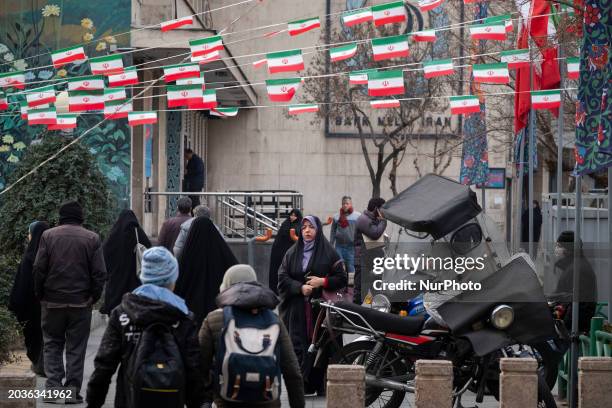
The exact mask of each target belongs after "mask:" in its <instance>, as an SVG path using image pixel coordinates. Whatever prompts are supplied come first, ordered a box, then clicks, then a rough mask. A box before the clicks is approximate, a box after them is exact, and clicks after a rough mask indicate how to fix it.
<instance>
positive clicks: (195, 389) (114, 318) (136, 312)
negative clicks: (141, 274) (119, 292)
mask: <svg viewBox="0 0 612 408" xmlns="http://www.w3.org/2000/svg"><path fill="white" fill-rule="evenodd" d="M154 322H161V323H164V324H167V325H169V326H173V325H176V324H177V323H178V326H177V327H176V328H175V329H174V335H175V338H176V341H177V343H178V345H179V347H180V348H181V352H182V353H183V359H184V365H185V369H186V372H185V378H186V381H187V393H186V403H187V406H188V407H199V406H200V404H201V403H202V401H203V399H202V398H203V380H202V371H201V370H200V347H199V344H198V330H197V327H196V326H195V324H194V322H193V317H192V315H191V314H190V315H189V316H187V315H185V314H184V313H183V312H181V311H180V310H178V309H177V308H175V307H174V306H171V305H169V304H167V303H164V302H161V301H157V300H152V299H149V298H146V297H144V296H138V295H135V294H133V293H128V294H126V295H125V296H124V297H123V300H122V302H121V304H120V305H119V306H117V307H116V308H115V309H113V311H112V312H111V315H110V319H109V323H108V326H107V327H106V331H105V332H104V337H103V338H102V342H101V343H100V348H99V349H98V354H97V355H96V358H95V360H94V372H93V374H92V376H91V378H90V380H89V384H88V385H87V405H88V407H90V408H96V407H101V406H102V405H104V401H105V399H106V393H107V392H108V386H109V384H110V381H111V378H112V376H113V374H114V373H115V371H116V370H117V366H119V365H120V364H121V367H120V368H119V373H118V374H117V391H116V394H115V407H127V403H126V389H125V388H124V387H127V384H126V381H125V379H124V371H123V370H124V364H125V363H127V360H128V359H129V356H130V354H131V352H132V350H133V349H134V346H135V344H136V340H137V339H138V337H139V335H140V333H141V332H142V330H143V329H144V328H145V327H146V326H148V325H150V324H151V323H154Z"/></svg>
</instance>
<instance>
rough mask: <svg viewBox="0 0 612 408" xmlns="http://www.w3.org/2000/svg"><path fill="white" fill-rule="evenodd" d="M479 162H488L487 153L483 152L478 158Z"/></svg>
mask: <svg viewBox="0 0 612 408" xmlns="http://www.w3.org/2000/svg"><path fill="white" fill-rule="evenodd" d="M480 161H481V162H483V163H486V162H488V161H489V152H483V153H482V156H480Z"/></svg>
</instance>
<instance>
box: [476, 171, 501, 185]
mask: <svg viewBox="0 0 612 408" xmlns="http://www.w3.org/2000/svg"><path fill="white" fill-rule="evenodd" d="M476 187H478V188H482V184H479V185H477V186H476ZM484 188H487V189H491V190H503V189H505V188H506V169H505V168H503V167H490V168H489V177H488V179H487V182H486V183H485V185H484Z"/></svg>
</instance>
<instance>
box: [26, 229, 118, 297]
mask: <svg viewBox="0 0 612 408" xmlns="http://www.w3.org/2000/svg"><path fill="white" fill-rule="evenodd" d="M105 281H106V265H105V264H104V255H103V253H102V243H101V242H100V237H99V236H98V234H96V233H95V232H92V231H89V230H87V229H85V228H83V227H82V226H80V225H76V224H63V225H60V226H58V227H55V228H51V229H49V230H47V231H45V232H43V234H42V237H41V238H40V244H39V246H38V252H37V254H36V260H35V261H34V292H35V293H36V297H37V298H38V299H40V300H42V301H46V302H53V303H60V304H66V305H83V304H85V303H88V302H90V303H95V302H96V301H97V300H98V299H99V298H100V296H101V295H102V288H103V287H104V282H105Z"/></svg>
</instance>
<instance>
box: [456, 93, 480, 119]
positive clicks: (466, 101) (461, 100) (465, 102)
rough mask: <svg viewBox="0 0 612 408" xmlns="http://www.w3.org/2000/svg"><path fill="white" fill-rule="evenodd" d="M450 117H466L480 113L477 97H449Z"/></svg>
mask: <svg viewBox="0 0 612 408" xmlns="http://www.w3.org/2000/svg"><path fill="white" fill-rule="evenodd" d="M450 107H451V115H461V114H464V115H467V114H470V113H477V112H480V101H479V100H478V97H477V96H473V95H467V96H451V97H450Z"/></svg>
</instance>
